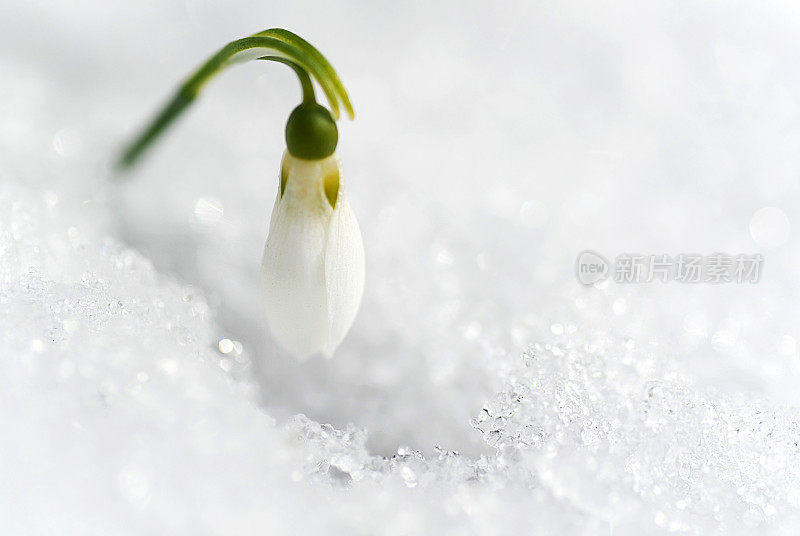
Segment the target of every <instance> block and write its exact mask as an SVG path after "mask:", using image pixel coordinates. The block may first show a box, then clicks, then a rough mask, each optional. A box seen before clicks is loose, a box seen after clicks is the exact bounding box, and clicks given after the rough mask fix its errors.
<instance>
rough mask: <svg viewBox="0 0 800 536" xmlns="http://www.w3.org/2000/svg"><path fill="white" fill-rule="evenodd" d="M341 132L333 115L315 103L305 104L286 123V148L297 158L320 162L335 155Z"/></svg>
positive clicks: (295, 110)
mask: <svg viewBox="0 0 800 536" xmlns="http://www.w3.org/2000/svg"><path fill="white" fill-rule="evenodd" d="M338 142H339V131H338V130H337V128H336V121H334V119H333V117H332V116H331V113H330V112H329V111H328V109H327V108H325V107H324V106H322V105H320V104H317V103H315V102H304V103H303V104H301V105H300V106H298V107H297V108H295V109H294V110H292V113H291V115H289V120H288V121H287V122H286V147H287V148H288V149H289V153H291V155H292V156H294V157H297V158H304V159H306V160H320V159H322V158H326V157H328V156H330V155H332V154H333V152H334V151H335V150H336V144H337V143H338Z"/></svg>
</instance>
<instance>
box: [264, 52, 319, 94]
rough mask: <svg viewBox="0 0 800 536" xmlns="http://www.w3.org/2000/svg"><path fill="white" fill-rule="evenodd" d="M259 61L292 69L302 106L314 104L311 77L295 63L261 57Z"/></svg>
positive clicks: (276, 57)
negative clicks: (301, 98) (299, 91)
mask: <svg viewBox="0 0 800 536" xmlns="http://www.w3.org/2000/svg"><path fill="white" fill-rule="evenodd" d="M258 59H260V60H269V61H277V62H278V63H282V64H284V65H288V66H289V67H291V68H292V70H293V71H294V73H295V74H296V75H297V78H298V79H299V80H300V88H301V89H302V90H303V104H309V103H316V102H317V99H316V97H315V96H314V84H312V83H311V77H310V76H308V73H307V72H305V71H304V70H303V68H302V67H300V66H299V65H297V64H296V63H295V62H293V61H290V60H287V59H285V58H281V57H279V56H262V57H260V58H258Z"/></svg>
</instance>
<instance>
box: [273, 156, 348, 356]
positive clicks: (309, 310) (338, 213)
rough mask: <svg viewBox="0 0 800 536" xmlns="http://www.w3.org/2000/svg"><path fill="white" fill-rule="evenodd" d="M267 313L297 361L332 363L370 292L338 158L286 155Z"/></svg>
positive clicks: (276, 208) (275, 223) (277, 204)
mask: <svg viewBox="0 0 800 536" xmlns="http://www.w3.org/2000/svg"><path fill="white" fill-rule="evenodd" d="M261 279H262V286H263V298H264V310H265V313H266V319H267V323H268V325H269V327H270V330H271V331H272V334H273V335H274V337H275V339H277V341H278V342H279V343H280V344H281V346H283V347H284V348H285V349H286V350H288V351H289V352H291V353H292V354H293V355H294V356H295V357H297V358H299V359H304V358H307V357H309V356H311V355H312V354H315V353H318V352H321V353H323V354H324V355H325V356H327V357H331V356H332V355H333V352H334V351H335V350H336V347H337V346H339V344H340V343H341V342H342V339H344V337H345V335H346V334H347V332H348V331H349V329H350V327H351V326H352V324H353V321H354V320H355V317H356V313H357V312H358V307H359V305H360V303H361V297H362V295H363V292H364V245H363V242H362V240H361V231H360V229H359V227H358V222H357V221H356V217H355V214H353V211H352V209H351V208H350V203H349V202H348V200H347V196H346V195H345V188H344V181H343V177H342V174H341V164H340V162H339V158H338V157H337V156H336V153H334V154H332V155H330V156H328V157H326V158H322V159H319V160H305V159H301V158H297V157H294V156H292V155H291V154H290V153H289V151H286V152H285V154H284V157H283V163H282V164H281V184H280V188H279V190H278V196H277V199H276V200H275V206H274V208H273V210H272V218H271V220H270V225H269V235H268V236H267V242H266V245H265V247H264V256H263V260H262V265H261Z"/></svg>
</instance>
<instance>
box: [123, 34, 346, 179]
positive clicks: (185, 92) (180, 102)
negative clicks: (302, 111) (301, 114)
mask: <svg viewBox="0 0 800 536" xmlns="http://www.w3.org/2000/svg"><path fill="white" fill-rule="evenodd" d="M251 49H263V50H264V51H265V52H268V54H267V55H264V56H257V58H258V59H270V60H272V61H279V62H281V63H284V64H286V65H289V66H290V67H292V69H294V71H295V72H296V73H297V74H298V76H299V77H300V84H301V86H302V89H303V102H316V101H315V99H314V87H313V85H312V83H311V79H310V76H313V77H314V78H315V79H316V80H317V82H318V83H319V85H320V87H321V88H322V91H323V92H324V93H325V96H326V97H327V99H328V103H329V104H330V106H331V112H332V113H333V116H334V117H335V118H338V117H339V103H340V102H341V103H342V104H343V105H344V107H345V109H346V110H347V111H348V114H349V115H350V117H351V118H352V117H353V110H352V106H351V105H350V99H349V98H348V96H347V92H346V91H345V89H344V86H342V83H341V81H340V80H339V77H338V76H337V75H336V72H335V71H333V67H331V65H330V63H328V62H327V60H325V58H324V57H323V56H322V54H321V53H320V52H319V51H318V50H317V49H315V48H314V47H313V46H311V45H310V44H309V43H308V42H307V41H304V40H303V39H301V38H300V37H299V36H296V35H295V34H293V33H291V32H289V31H287V30H266V31H265V32H261V33H260V34H255V35H253V36H250V37H245V38H244V39H238V40H236V41H232V42H230V43H228V44H227V45H225V46H224V47H223V48H222V49H221V50H220V51H219V52H217V53H216V54H214V55H213V56H212V57H211V58H209V59H208V60H207V61H206V62H205V63H204V64H203V65H202V66H200V68H199V69H197V70H196V71H195V72H194V73H193V74H192V75H191V76H190V77H189V78H188V79H187V80H186V81H185V82H184V83H183V84H181V86H180V87H179V88H178V90H177V91H176V93H175V95H174V96H173V97H172V99H171V100H170V101H169V102H168V103H167V104H166V105H165V106H164V107H163V108H162V110H161V111H160V112H159V113H158V115H156V117H155V118H154V119H153V120H152V121H151V122H150V123H149V124H148V125H147V127H145V129H144V130H143V131H142V132H141V133H140V134H139V135H138V136H137V137H136V138H135V139H134V140H133V141H132V142H131V143H130V145H128V146H127V147H126V149H125V150H124V151H123V153H122V155H121V157H120V159H119V161H118V162H117V167H118V168H120V169H124V168H128V167H130V166H132V165H133V164H134V163H136V161H137V160H138V159H139V157H140V156H141V155H142V153H143V152H144V151H145V150H146V149H147V148H148V147H149V146H150V145H151V144H152V143H153V142H154V141H155V140H156V139H157V138H158V137H159V135H160V134H161V133H162V132H164V131H165V130H166V129H167V127H168V126H169V125H170V124H171V123H172V122H173V121H174V120H175V118H177V117H178V116H179V115H180V114H181V113H182V112H183V111H184V110H185V109H186V108H187V107H188V106H189V105H190V104H191V103H192V102H193V101H194V99H195V98H196V97H197V95H198V94H199V93H200V91H201V90H202V88H203V87H204V86H205V84H206V83H208V81H209V80H211V78H213V77H214V76H215V75H216V74H217V73H219V72H220V71H221V70H222V69H224V68H225V67H227V66H229V65H231V64H232V63H235V62H236V60H237V58H236V55H237V54H240V53H242V52H245V51H248V50H251ZM309 75H310V76H309Z"/></svg>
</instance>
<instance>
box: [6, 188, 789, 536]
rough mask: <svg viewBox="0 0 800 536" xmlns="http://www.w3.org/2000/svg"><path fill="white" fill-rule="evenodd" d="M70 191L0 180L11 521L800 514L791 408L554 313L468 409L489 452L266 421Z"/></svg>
mask: <svg viewBox="0 0 800 536" xmlns="http://www.w3.org/2000/svg"><path fill="white" fill-rule="evenodd" d="M80 198H81V195H77V194H70V191H69V190H64V191H62V192H61V194H60V195H59V194H56V193H55V192H53V191H47V190H45V191H36V190H33V189H29V188H26V187H23V186H21V185H20V184H18V183H16V182H15V181H13V180H7V181H5V182H4V183H3V185H2V186H0V250H1V251H2V257H1V258H2V262H1V263H0V274H2V288H0V319H1V320H2V339H1V340H0V344H2V355H3V356H4V367H3V374H2V375H0V402H2V403H0V415H2V422H3V438H4V440H3V442H2V445H0V470H2V473H3V479H2V482H3V485H2V487H0V497H2V500H0V514H2V515H0V527H2V528H3V532H4V533H7V534H22V533H25V534H45V533H52V532H58V533H60V534H72V533H74V534H82V533H85V531H86V530H96V531H100V532H104V533H109V532H114V533H119V534H141V533H149V532H153V531H156V532H158V531H163V530H167V531H168V532H170V533H171V534H196V533H210V534H229V533H231V532H232V531H233V532H235V533H237V534H265V533H285V532H286V531H288V530H292V531H299V532H303V533H331V534H375V533H385V534H422V533H427V532H428V531H429V530H430V527H441V528H443V530H444V528H447V529H448V530H450V531H451V532H452V533H454V534H455V533H473V532H482V533H496V534H508V533H509V531H514V530H523V531H524V530H529V529H531V528H534V527H535V528H536V529H538V530H540V531H541V532H543V533H550V532H553V531H558V532H559V533H593V534H594V533H611V534H638V533H641V531H642V530H644V531H646V532H647V533H659V532H664V533H667V532H679V533H695V534H708V533H712V532H714V533H725V534H734V533H750V532H752V531H754V530H759V531H763V532H767V531H768V530H769V529H771V528H772V529H775V530H776V531H778V530H779V529H781V528H782V527H784V528H785V527H787V526H790V525H791V523H792V522H794V521H796V517H797V512H798V508H799V507H800V455H798V443H799V442H800V430H798V422H800V416H798V412H797V411H796V410H794V409H787V408H781V407H776V406H774V405H770V404H768V403H766V402H762V401H759V400H754V399H752V398H747V397H744V396H739V395H725V394H720V393H714V392H711V391H708V390H707V389H705V390H701V389H698V388H695V387H693V386H692V383H691V382H690V381H688V380H687V379H685V378H682V377H681V376H680V374H678V373H676V372H674V371H673V370H671V369H670V368H669V367H667V366H666V365H665V363H667V360H666V359H663V356H659V355H658V354H657V353H655V352H654V351H653V350H652V348H638V347H637V344H636V341H635V340H634V339H631V338H626V337H620V336H616V335H614V334H613V333H610V332H609V333H607V332H590V333H585V332H583V331H581V330H579V329H577V328H576V327H575V326H567V327H566V328H565V327H564V326H559V328H558V329H553V330H551V331H552V332H553V336H552V337H550V342H547V343H542V344H536V345H533V346H531V347H530V349H529V350H528V351H527V352H526V353H525V354H524V355H523V356H522V357H519V358H515V357H505V358H503V357H498V358H497V359H496V360H495V361H494V362H493V364H492V365H491V366H489V368H488V370H490V371H491V373H492V374H495V375H496V378H497V379H498V381H500V382H501V384H502V385H503V387H502V389H501V390H500V391H499V392H498V393H497V394H496V395H495V396H493V397H492V398H491V400H490V401H489V402H488V403H487V404H486V406H485V407H484V409H483V410H480V411H478V408H475V411H474V413H475V415H476V416H475V418H474V419H473V420H472V422H471V424H472V426H473V427H474V428H475V430H476V431H475V433H476V434H481V435H482V436H483V439H484V441H485V442H486V444H487V445H488V446H489V447H491V449H489V454H487V455H483V456H481V455H473V456H467V455H462V454H459V453H458V452H453V451H448V450H445V449H444V448H438V447H437V448H436V449H435V451H434V452H433V454H431V455H427V456H425V455H423V454H422V453H421V452H419V451H417V450H414V449H413V448H411V447H406V446H399V447H398V448H397V450H396V452H395V453H394V454H392V455H385V456H384V455H376V454H374V453H371V452H370V451H369V449H368V448H367V446H366V440H367V431H366V430H364V429H362V428H359V427H358V426H356V425H348V426H347V427H345V428H344V429H336V428H334V427H332V426H330V425H327V424H320V423H318V422H315V421H314V420H311V419H309V418H308V417H305V416H304V415H297V416H295V417H292V418H290V419H288V420H286V421H285V422H284V423H280V422H276V421H275V420H274V419H273V418H271V417H270V416H268V415H267V414H265V413H264V412H263V410H261V409H260V408H259V405H258V403H257V401H256V399H255V397H254V394H253V393H254V391H255V389H256V388H255V386H254V385H253V383H252V381H251V375H250V374H249V373H248V370H249V368H250V366H251V364H250V361H249V358H248V357H247V351H246V350H244V351H243V352H240V351H238V349H241V348H242V346H241V344H239V345H238V346H237V351H233V349H234V345H233V342H231V344H228V343H227V342H225V343H224V344H220V341H226V340H227V339H225V338H224V337H223V336H222V335H223V334H222V333H220V331H221V330H220V329H219V328H218V327H216V326H215V324H214V322H213V320H212V318H211V315H210V310H209V306H208V305H207V304H206V302H205V300H204V299H203V297H202V295H201V293H199V292H198V291H197V290H195V289H192V288H190V287H187V286H185V285H182V284H179V283H176V282H174V281H172V280H170V278H168V277H165V276H164V275H161V274H159V273H158V272H156V271H155V270H154V269H153V267H152V265H151V264H150V263H149V262H148V261H147V260H146V259H145V258H143V257H142V256H141V255H139V254H138V253H136V252H135V251H133V250H130V249H128V248H126V247H124V246H123V245H122V244H120V243H119V242H117V241H115V240H114V239H112V238H109V237H107V236H103V235H102V233H97V232H95V230H93V228H91V227H81V226H71V225H70V224H69V222H70V221H76V222H84V223H85V222H87V221H89V220H90V219H92V218H91V214H90V218H88V219H87V218H86V217H85V216H86V214H82V217H80V218H79V217H78V213H79V212H84V211H87V210H89V211H92V210H93V209H92V208H91V205H92V203H89V204H88V208H87V204H86V203H85V202H78V201H77V199H80ZM96 216H97V217H99V218H100V219H102V216H103V214H102V211H99V212H98V213H97V214H96ZM229 346H230V348H229ZM226 349H227V350H229V351H228V352H226V351H225V350H226ZM309 512H313V515H309V514H308V513H309Z"/></svg>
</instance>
